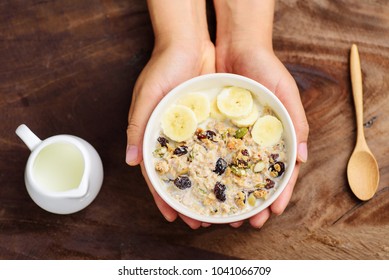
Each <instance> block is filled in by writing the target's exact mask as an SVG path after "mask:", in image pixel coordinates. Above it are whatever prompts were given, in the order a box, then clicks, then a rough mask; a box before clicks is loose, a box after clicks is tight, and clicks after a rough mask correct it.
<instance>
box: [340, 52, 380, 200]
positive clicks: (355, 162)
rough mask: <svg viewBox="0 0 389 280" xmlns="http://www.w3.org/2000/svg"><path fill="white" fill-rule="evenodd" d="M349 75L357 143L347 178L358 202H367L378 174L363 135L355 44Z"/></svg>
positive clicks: (372, 192)
mask: <svg viewBox="0 0 389 280" xmlns="http://www.w3.org/2000/svg"><path fill="white" fill-rule="evenodd" d="M350 73H351V85H352V89H353V96H354V104H355V113H356V118H357V143H356V145H355V148H354V151H353V153H352V155H351V157H350V159H349V162H348V165H347V178H348V182H349V185H350V187H351V190H352V191H353V193H354V194H355V195H356V196H357V197H358V198H359V199H360V200H368V199H370V198H372V197H373V195H374V194H375V192H376V191H377V187H378V182H379V177H380V174H379V169H378V164H377V161H376V159H375V158H374V156H373V154H372V152H371V151H370V149H369V147H368V146H367V144H366V139H365V135H364V133H363V97H362V96H363V94H362V72H361V63H360V61H359V54H358V48H357V46H356V45H355V44H353V45H352V47H351V53H350Z"/></svg>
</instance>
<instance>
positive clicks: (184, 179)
mask: <svg viewBox="0 0 389 280" xmlns="http://www.w3.org/2000/svg"><path fill="white" fill-rule="evenodd" d="M174 185H176V187H177V188H179V189H180V190H185V189H188V188H190V187H191V186H192V182H191V181H190V179H189V177H188V176H178V177H177V178H176V179H175V180H174Z"/></svg>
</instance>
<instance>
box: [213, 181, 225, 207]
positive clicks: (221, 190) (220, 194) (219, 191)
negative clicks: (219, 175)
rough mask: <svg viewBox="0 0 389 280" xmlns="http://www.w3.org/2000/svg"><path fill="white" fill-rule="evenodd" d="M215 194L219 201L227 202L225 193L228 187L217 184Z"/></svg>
mask: <svg viewBox="0 0 389 280" xmlns="http://www.w3.org/2000/svg"><path fill="white" fill-rule="evenodd" d="M213 192H214V194H215V196H216V198H217V199H218V200H219V201H221V202H224V201H226V193H225V192H226V186H225V185H223V184H222V183H220V182H216V184H215V187H214V189H213Z"/></svg>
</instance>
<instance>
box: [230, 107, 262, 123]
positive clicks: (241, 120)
mask: <svg viewBox="0 0 389 280" xmlns="http://www.w3.org/2000/svg"><path fill="white" fill-rule="evenodd" d="M258 117H259V109H258V106H257V105H253V109H252V110H251V112H250V114H248V116H246V117H243V118H238V119H231V122H232V123H233V124H234V125H236V126H237V127H249V126H252V125H253V124H254V123H255V121H256V120H257V119H258Z"/></svg>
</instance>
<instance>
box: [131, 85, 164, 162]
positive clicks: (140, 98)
mask: <svg viewBox="0 0 389 280" xmlns="http://www.w3.org/2000/svg"><path fill="white" fill-rule="evenodd" d="M139 88H142V87H136V86H135V89H134V92H133V95H132V102H131V107H130V111H129V114H128V126H127V148H126V163H127V164H128V165H132V166H134V165H138V164H139V163H140V162H141V161H142V143H143V135H144V131H145V129H146V125H147V121H148V119H149V117H150V115H151V113H152V111H153V109H154V108H155V106H157V104H158V102H159V100H160V99H161V98H162V96H163V95H162V94H161V95H158V94H155V92H156V91H151V90H146V91H144V90H142V89H139ZM138 89H139V90H138Z"/></svg>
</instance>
